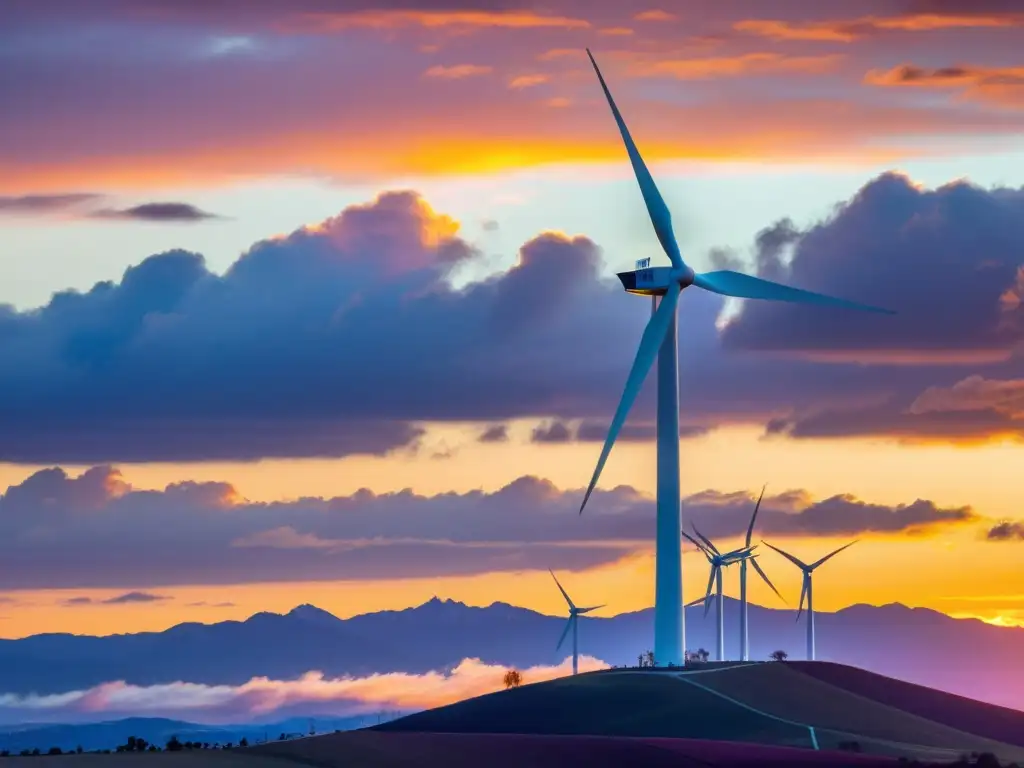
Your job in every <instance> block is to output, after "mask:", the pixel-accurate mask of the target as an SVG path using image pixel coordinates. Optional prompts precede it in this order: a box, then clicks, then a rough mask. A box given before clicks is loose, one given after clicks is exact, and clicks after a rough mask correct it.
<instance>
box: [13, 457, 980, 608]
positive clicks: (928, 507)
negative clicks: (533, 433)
mask: <svg viewBox="0 0 1024 768" xmlns="http://www.w3.org/2000/svg"><path fill="white" fill-rule="evenodd" d="M581 497H582V491H581V490H580V489H572V490H560V489H558V488H556V487H555V486H553V485H552V484H551V483H550V482H547V481H545V480H540V479H538V478H535V477H521V478H519V479H517V480H515V481H513V482H511V483H509V484H508V485H507V486H505V487H504V488H501V489H499V490H497V491H495V492H493V493H484V492H481V491H472V492H468V493H463V494H459V493H442V494H438V495H436V496H421V495H417V494H414V493H412V492H411V491H402V492H398V493H383V494H375V493H373V492H371V491H368V490H361V491H358V492H357V493H354V494H352V495H351V496H343V497H337V498H332V499H322V498H300V499H297V500H295V501H289V502H274V503H250V502H247V501H246V500H245V499H243V498H241V497H240V496H239V494H238V493H237V492H236V491H235V490H234V489H233V488H232V487H231V485H229V484H227V483H213V482H208V483H195V482H181V483H176V484H172V485H169V486H168V487H166V488H165V489H164V490H162V491H146V490H136V489H134V488H132V487H131V486H130V485H129V484H127V483H126V482H125V481H124V479H123V478H122V477H121V475H120V473H119V472H118V471H117V470H116V469H113V468H111V467H94V468H93V469H91V470H88V471H87V472H85V473H83V474H82V475H80V476H78V477H72V476H69V475H67V474H66V473H64V472H63V471H62V470H60V469H50V470H43V471H41V472H38V473H36V474H34V475H32V476H30V477H29V478H27V479H26V480H25V481H24V482H22V483H21V484H19V485H16V486H13V487H11V488H10V489H8V491H7V493H6V494H4V495H3V496H2V497H0V536H2V537H3V540H4V541H7V542H9V543H10V544H11V546H10V547H9V551H8V554H7V555H6V556H5V557H6V558H7V559H6V560H5V562H6V563H7V565H8V567H7V568H5V569H4V570H3V571H2V572H0V589H49V588H63V589H69V588H77V589H90V588H91V589H100V588H107V589H125V590H128V591H126V592H125V593H123V594H120V595H117V596H115V597H112V598H110V599H107V600H104V601H103V602H105V603H107V604H110V605H119V604H130V603H134V604H138V603H150V602H156V601H159V600H163V599H166V595H165V594H164V592H165V590H164V589H163V588H165V587H170V586H174V585H185V584H242V583H251V582H258V583H263V582H288V581H321V580H339V579H346V580H377V579H403V578H424V577H441V576H452V575H471V574H480V573H489V572H510V571H519V570H537V569H545V568H549V567H557V568H570V569H582V568H588V567H593V566H596V565H600V564H607V563H611V562H614V561H617V560H619V559H621V558H624V557H626V556H629V555H631V554H634V553H638V552H645V551H648V550H649V549H650V548H651V546H652V544H653V538H654V501H653V499H651V498H649V497H647V496H645V495H643V494H640V493H639V492H637V491H636V490H635V489H633V488H630V487H627V486H621V487H618V488H615V489H613V490H610V491H602V490H599V491H596V492H595V494H594V497H593V499H592V500H591V506H589V507H588V510H587V512H586V513H585V514H584V515H582V516H580V515H579V514H578V512H579V501H580V498H581ZM754 502H755V496H754V495H753V494H751V493H747V492H733V493H723V492H719V491H710V490H709V491H704V492H701V493H698V494H694V495H693V496H690V497H688V498H686V499H684V500H683V512H682V514H683V520H684V521H685V522H686V523H687V524H688V523H689V521H691V520H692V521H693V522H695V523H696V524H697V525H698V526H700V528H701V531H702V532H703V533H705V534H706V535H708V536H711V537H712V538H714V539H716V540H721V539H724V538H728V537H735V536H739V535H742V534H743V533H744V532H745V531H746V527H747V524H748V522H749V519H750V514H751V512H752V510H753V507H754ZM980 520H981V518H980V516H979V515H978V514H977V513H976V512H975V511H973V510H972V509H970V508H968V507H962V508H943V507H938V506H936V505H935V504H933V503H932V502H930V501H926V500H917V501H915V502H913V503H911V504H906V505H900V506H897V507H887V506H884V505H879V504H872V503H869V502H866V501H863V500H860V499H857V498H856V497H854V496H852V495H841V496H835V497H833V498H829V499H823V500H815V499H813V498H811V497H810V496H808V494H807V493H806V492H804V491H800V490H790V491H785V492H783V493H779V494H773V493H769V494H767V495H766V496H765V499H764V501H763V502H762V506H761V512H760V515H759V517H758V521H759V522H758V532H759V534H761V535H764V536H775V537H820V536H846V535H853V534H858V535H872V534H874V535H883V536H885V535H891V534H922V535H923V534H926V533H929V532H931V531H933V530H935V529H937V528H940V527H942V526H959V525H970V524H975V523H977V522H979V521H980ZM117 542H131V546H120V545H119V544H117ZM95 603H96V600H95V599H93V598H90V597H88V596H73V597H71V598H70V599H69V600H68V603H67V604H68V605H91V604H95Z"/></svg>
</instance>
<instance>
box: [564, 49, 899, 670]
mask: <svg viewBox="0 0 1024 768" xmlns="http://www.w3.org/2000/svg"><path fill="white" fill-rule="evenodd" d="M587 56H589V57H590V63H591V64H592V65H593V67H594V72H595V73H596V74H597V79H598V81H599V82H600V84H601V89H602V90H603V91H604V95H605V98H606V99H607V101H608V106H609V107H610V108H611V111H612V116H613V117H614V118H615V122H616V124H617V125H618V128H619V133H620V134H621V135H622V141H623V143H624V144H625V145H626V153H627V154H628V155H629V161H630V163H631V165H632V166H633V172H634V174H635V175H636V178H637V182H638V184H639V185H640V191H641V193H642V194H643V198H644V203H645V204H646V206H647V211H648V213H649V214H650V217H651V223H652V224H653V225H654V231H655V234H657V236H658V241H659V242H660V243H661V247H662V248H663V249H664V251H665V253H666V255H667V256H668V258H669V261H670V262H671V266H668V267H651V266H650V259H649V258H647V259H641V260H639V261H637V263H636V269H635V270H634V271H632V272H620V273H619V275H618V278H619V280H620V281H621V282H622V286H623V288H625V290H626V292H627V293H634V294H639V295H641V296H650V297H652V298H651V319H650V321H649V322H648V323H647V327H646V328H645V329H644V333H643V336H642V337H641V339H640V346H639V349H637V353H636V359H635V360H634V361H633V367H632V369H630V372H629V377H628V378H627V379H626V386H625V388H624V390H623V393H622V399H621V400H620V401H619V406H618V408H617V409H616V411H615V416H614V417H613V418H612V421H611V425H610V426H609V428H608V436H607V437H606V438H605V442H604V447H603V448H602V449H601V455H600V457H599V458H598V460H597V467H596V468H595V469H594V475H593V477H592V478H591V480H590V485H589V486H588V487H587V492H586V494H585V495H584V497H583V503H582V504H581V505H580V513H581V514H582V512H583V508H584V507H585V506H586V504H587V500H588V499H589V498H590V495H591V494H592V493H593V491H594V487H595V486H596V485H597V481H598V479H599V478H600V476H601V470H602V469H604V465H605V462H606V461H607V460H608V454H609V453H610V452H611V450H612V446H613V445H614V444H615V439H616V437H618V434H619V431H620V430H621V429H622V425H623V424H624V423H625V421H626V416H627V415H628V414H629V409H630V407H631V406H632V405H633V402H634V401H635V400H636V398H637V395H638V394H639V392H640V386H641V385H642V384H643V382H644V379H645V378H646V377H647V373H648V371H650V369H651V367H652V366H653V365H654V360H655V358H657V359H658V433H657V445H658V460H657V466H658V492H657V524H656V531H657V532H656V538H655V583H654V657H655V662H656V663H657V664H661V665H665V664H674V665H681V664H682V662H683V646H684V642H683V641H684V635H685V628H684V626H683V604H682V603H683V600H682V596H683V585H682V552H681V547H680V546H679V535H680V533H681V532H682V527H681V525H680V520H679V502H680V493H679V366H678V347H677V342H676V331H677V325H678V321H677V316H676V307H677V306H678V304H679V294H680V293H681V292H682V290H683V289H684V288H687V287H689V286H691V285H693V286H697V287H698V288H703V289H704V290H706V291H711V292H712V293H717V294H720V295H722V296H733V297H737V298H743V299H768V300H771V301H788V302H796V303H803V304H822V305H827V306H835V307H846V308H849V309H859V310H866V311H869V312H882V313H886V314H895V313H893V312H892V311H890V310H887V309H880V308H878V307H870V306H867V305H864V304H857V303H855V302H852V301H845V300H843V299H837V298H832V297H831V296H824V295H822V294H819V293H811V292H810V291H804V290H801V289H798V288H790V287H788V286H785V285H780V284H779V283H773V282H771V281H769V280H764V279H762V278H759V277H753V276H751V275H744V274H742V273H740V272H734V271H732V270H728V269H723V270H716V271H713V272H703V273H699V274H698V273H696V272H694V270H693V268H692V267H690V266H688V265H687V264H686V262H684V261H683V257H682V254H681V253H680V251H679V245H678V243H677V242H676V238H675V234H674V232H673V230H672V217H671V214H670V213H669V210H668V206H666V205H665V201H664V200H663V199H662V197H661V193H660V192H658V188H657V186H655V184H654V179H653V178H651V174H650V171H648V170H647V166H646V165H645V164H644V161H643V158H642V157H640V152H639V151H638V150H637V148H636V144H635V143H634V142H633V138H632V136H630V133H629V129H627V128H626V123H625V122H624V121H623V119H622V115H621V114H620V113H619V109H618V107H616V106H615V101H614V100H613V99H612V95H611V92H610V91H609V90H608V86H607V84H606V83H605V81H604V77H603V76H602V75H601V70H600V69H599V68H598V66H597V62H596V61H594V56H593V54H591V53H590V49H589V48H588V49H587Z"/></svg>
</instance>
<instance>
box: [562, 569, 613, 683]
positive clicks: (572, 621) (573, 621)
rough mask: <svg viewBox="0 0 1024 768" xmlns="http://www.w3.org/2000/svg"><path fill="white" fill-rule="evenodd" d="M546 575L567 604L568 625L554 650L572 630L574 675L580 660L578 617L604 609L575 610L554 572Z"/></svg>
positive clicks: (598, 606) (596, 606) (597, 606)
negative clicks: (555, 585)
mask: <svg viewBox="0 0 1024 768" xmlns="http://www.w3.org/2000/svg"><path fill="white" fill-rule="evenodd" d="M548 573H550V574H551V578H552V579H554V580H555V584H557V585H558V591H559V592H561V593H562V597H564V598H565V602H567V603H568V604H569V623H568V624H566V625H565V630H564V631H563V632H562V636H561V637H560V638H559V640H558V645H557V646H555V650H556V651H557V650H558V649H559V648H561V647H562V643H564V642H565V636H566V635H567V634H569V630H570V629H571V630H572V673H573V674H574V675H575V674H576V673H577V671H578V670H579V660H580V657H579V644H578V639H579V637H578V632H577V629H578V628H577V624H578V623H579V617H580V616H582V615H583V614H584V613H590V612H591V611H596V610H597V609H598V608H604V606H603V605H595V606H592V607H590V608H577V607H576V605H575V604H574V603H573V601H572V599H571V598H570V597H569V593H568V592H566V591H565V590H564V589H562V585H561V584H559V583H558V577H557V576H555V572H554V571H552V570H551V569H550V568H549V569H548Z"/></svg>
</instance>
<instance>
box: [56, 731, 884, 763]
mask: <svg viewBox="0 0 1024 768" xmlns="http://www.w3.org/2000/svg"><path fill="white" fill-rule="evenodd" d="M246 753H254V754H257V755H260V756H273V757H276V758H283V760H282V763H283V764H284V760H288V761H294V762H296V763H301V764H303V765H313V766H317V767H318V768H344V767H345V766H349V765H359V766H363V767H364V768H406V767H407V766H408V768H414V767H415V768H418V766H426V765H429V766H435V765H436V766H445V768H478V766H480V765H481V764H486V765H487V766H488V767H489V768H565V767H566V766H576V765H580V766H584V765H585V766H587V768H620V767H621V766H637V768H640V767H641V766H642V767H643V768H708V766H714V767H715V768H755V767H756V768H801V767H802V766H808V767H809V766H822V768H824V767H825V766H828V768H896V766H897V765H898V764H897V763H896V762H895V761H894V760H888V759H881V758H877V757H869V756H865V755H850V754H844V753H836V752H812V751H810V750H805V749H793V748H785V747H766V746H755V745H750V744H730V743H722V742H712V741H690V740H685V739H635V738H621V737H613V736H550V735H548V736H544V735H517V734H465V733H399V732H395V733H374V732H372V731H356V732H352V733H341V734H331V735H328V736H318V737H316V738H313V739H302V740H299V741H293V742H281V743H278V744H265V745H261V746H259V747H256V748H254V749H250V750H246ZM37 759H38V758H37Z"/></svg>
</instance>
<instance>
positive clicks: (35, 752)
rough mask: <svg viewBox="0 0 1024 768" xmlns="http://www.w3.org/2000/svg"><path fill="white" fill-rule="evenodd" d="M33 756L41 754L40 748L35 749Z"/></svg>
mask: <svg viewBox="0 0 1024 768" xmlns="http://www.w3.org/2000/svg"><path fill="white" fill-rule="evenodd" d="M32 754H33V755H38V754H40V752H39V747H36V748H35V749H33V750H32Z"/></svg>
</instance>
